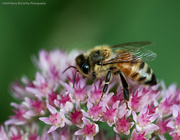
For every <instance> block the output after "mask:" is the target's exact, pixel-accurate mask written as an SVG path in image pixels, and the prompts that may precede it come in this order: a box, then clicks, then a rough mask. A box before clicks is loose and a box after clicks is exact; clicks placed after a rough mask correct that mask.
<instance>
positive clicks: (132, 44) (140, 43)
mask: <svg viewBox="0 0 180 140" xmlns="http://www.w3.org/2000/svg"><path fill="white" fill-rule="evenodd" d="M152 44H154V42H151V41H137V42H128V43H123V44H118V45H114V46H112V47H111V48H117V47H126V46H133V47H138V48H140V47H143V46H147V45H152Z"/></svg>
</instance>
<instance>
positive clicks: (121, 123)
mask: <svg viewBox="0 0 180 140" xmlns="http://www.w3.org/2000/svg"><path fill="white" fill-rule="evenodd" d="M116 127H117V130H118V131H119V132H122V133H124V132H126V131H128V130H129V129H130V123H129V119H128V120H126V118H125V116H124V117H123V118H122V119H119V120H118V122H117V123H116Z"/></svg>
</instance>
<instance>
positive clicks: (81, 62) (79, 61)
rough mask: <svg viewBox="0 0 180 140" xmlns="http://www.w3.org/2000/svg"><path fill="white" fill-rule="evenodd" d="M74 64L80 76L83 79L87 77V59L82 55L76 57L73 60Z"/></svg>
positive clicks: (88, 71) (88, 67)
mask: <svg viewBox="0 0 180 140" xmlns="http://www.w3.org/2000/svg"><path fill="white" fill-rule="evenodd" d="M75 62H76V67H77V69H78V70H79V72H80V74H82V75H83V76H85V77H86V76H88V74H89V73H90V65H89V63H88V61H87V59H86V58H85V56H84V54H80V55H78V56H77V57H76V59H75Z"/></svg>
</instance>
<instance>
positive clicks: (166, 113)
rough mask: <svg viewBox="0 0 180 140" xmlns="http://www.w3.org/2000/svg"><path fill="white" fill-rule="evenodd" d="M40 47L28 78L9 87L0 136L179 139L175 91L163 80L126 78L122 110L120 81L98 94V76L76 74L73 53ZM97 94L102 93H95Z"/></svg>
mask: <svg viewBox="0 0 180 140" xmlns="http://www.w3.org/2000/svg"><path fill="white" fill-rule="evenodd" d="M79 53H80V52H78V51H72V52H71V53H69V54H67V53H66V52H63V51H60V50H53V51H50V52H47V51H45V50H41V51H40V52H39V56H38V58H37V59H36V60H35V64H36V65H37V67H38V72H37V73H36V75H35V78H34V79H33V80H30V79H28V78H27V77H22V79H21V80H20V81H15V82H14V83H13V84H12V85H11V92H12V96H13V97H14V98H15V99H17V103H14V102H13V103H11V106H12V107H13V115H12V116H10V117H9V120H7V121H6V122H5V123H4V124H3V125H1V126H0V140H83V139H86V140H93V139H95V140H101V139H102V140H108V139H109V140H113V139H114V140H120V139H121V140H127V139H129V140H148V139H151V140H156V139H161V140H165V139H167V138H168V137H169V138H170V137H171V138H172V139H173V140H179V139H180V89H178V88H177V87H176V85H175V84H172V85H170V86H169V88H166V87H165V85H164V83H163V82H160V83H158V84H157V85H156V86H153V87H144V86H142V85H138V84H136V83H133V82H131V81H129V82H128V83H129V85H130V93H131V99H130V101H129V107H130V109H128V108H127V107H126V103H125V101H124V98H123V89H122V86H121V83H120V82H119V80H118V78H117V80H116V79H115V80H114V79H113V80H111V82H110V85H109V88H108V91H107V92H106V93H105V94H104V95H103V96H102V89H103V86H104V84H105V82H104V80H103V79H99V80H97V81H91V80H90V79H83V78H82V77H81V76H80V75H79V74H77V77H76V80H75V83H74V87H73V80H74V75H75V71H76V70H75V69H73V68H72V69H69V70H68V71H66V72H65V73H63V71H64V70H65V69H66V68H67V67H68V66H70V65H75V63H74V58H75V57H76V56H77V55H78V54H79ZM101 96H102V97H101Z"/></svg>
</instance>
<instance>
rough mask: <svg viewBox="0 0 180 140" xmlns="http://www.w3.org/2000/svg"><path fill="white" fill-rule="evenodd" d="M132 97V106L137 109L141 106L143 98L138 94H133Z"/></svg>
mask: <svg viewBox="0 0 180 140" xmlns="http://www.w3.org/2000/svg"><path fill="white" fill-rule="evenodd" d="M132 96H133V97H132V98H131V107H132V109H133V110H137V109H138V108H139V105H140V104H139V99H140V98H141V96H140V97H138V94H132Z"/></svg>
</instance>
